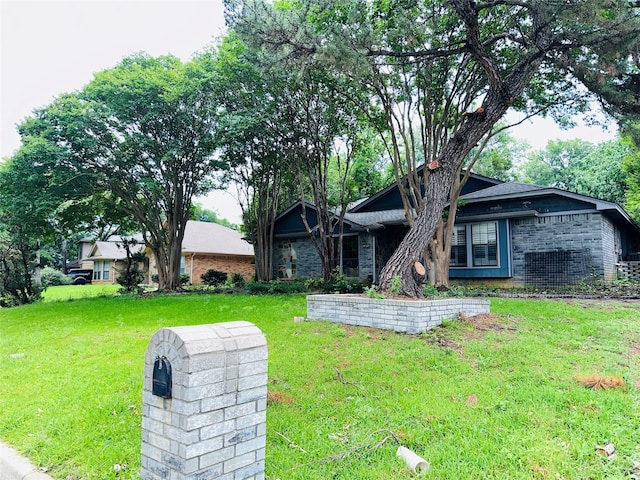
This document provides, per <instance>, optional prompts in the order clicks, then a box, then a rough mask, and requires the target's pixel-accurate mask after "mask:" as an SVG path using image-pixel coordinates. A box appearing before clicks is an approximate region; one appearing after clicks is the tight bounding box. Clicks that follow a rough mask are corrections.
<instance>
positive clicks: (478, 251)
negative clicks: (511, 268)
mask: <svg viewBox="0 0 640 480" xmlns="http://www.w3.org/2000/svg"><path fill="white" fill-rule="evenodd" d="M450 266H451V267H463V268H474V267H475V268H482V267H497V266H498V223H497V222H483V223H472V224H466V225H455V226H454V227H453V232H452V236H451V261H450Z"/></svg>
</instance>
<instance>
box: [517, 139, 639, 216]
mask: <svg viewBox="0 0 640 480" xmlns="http://www.w3.org/2000/svg"><path fill="white" fill-rule="evenodd" d="M629 154H630V151H629V148H628V147H627V146H625V145H624V143H623V142H621V141H620V140H615V141H609V142H603V143H600V144H598V145H594V144H592V143H590V142H587V141H584V140H578V139H575V140H567V141H563V140H556V141H551V142H549V143H548V144H547V147H546V149H545V150H541V151H535V152H533V153H532V154H531V155H530V156H529V159H528V160H527V161H526V162H525V163H524V164H523V165H522V166H521V171H522V178H523V180H524V181H526V182H529V183H533V184H536V185H543V186H551V187H557V188H562V189H564V190H569V191H572V192H576V193H581V194H584V195H589V196H592V197H596V198H600V199H602V200H608V201H610V202H616V203H620V204H621V205H624V203H625V200H626V196H627V183H628V180H627V174H626V173H625V170H624V169H623V161H624V158H625V157H627V156H628V155H629Z"/></svg>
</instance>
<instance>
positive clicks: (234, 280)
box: [231, 273, 247, 288]
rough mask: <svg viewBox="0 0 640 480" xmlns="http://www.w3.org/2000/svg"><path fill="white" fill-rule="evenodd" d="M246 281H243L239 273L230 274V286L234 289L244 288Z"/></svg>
mask: <svg viewBox="0 0 640 480" xmlns="http://www.w3.org/2000/svg"><path fill="white" fill-rule="evenodd" d="M246 283H247V281H246V280H245V279H244V277H243V276H242V274H241V273H232V274H231V285H233V286H234V287H235V288H244V286H245V285H246Z"/></svg>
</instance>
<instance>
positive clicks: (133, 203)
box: [20, 54, 228, 290]
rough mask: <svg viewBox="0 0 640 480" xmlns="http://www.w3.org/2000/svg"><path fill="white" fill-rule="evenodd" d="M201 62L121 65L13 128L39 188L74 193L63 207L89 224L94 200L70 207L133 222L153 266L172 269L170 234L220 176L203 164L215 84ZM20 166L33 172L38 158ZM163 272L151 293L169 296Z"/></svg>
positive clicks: (174, 237)
mask: <svg viewBox="0 0 640 480" xmlns="http://www.w3.org/2000/svg"><path fill="white" fill-rule="evenodd" d="M207 62H208V57H206V56H203V57H197V58H195V59H193V60H192V61H190V62H188V63H184V64H183V63H182V62H181V61H180V60H179V59H177V58H175V57H171V56H164V57H158V58H152V57H149V56H147V55H144V54H138V55H134V56H131V57H128V58H125V59H123V60H122V61H121V62H120V63H119V64H118V65H117V66H116V67H114V68H112V69H109V70H105V71H102V72H99V73H97V74H95V76H94V79H93V80H92V81H91V82H90V83H89V84H88V85H86V86H85V87H84V88H83V89H82V90H81V91H80V92H77V93H74V94H65V95H61V96H60V97H58V98H57V99H56V100H55V101H54V102H53V103H51V104H50V105H48V106H46V107H45V108H43V109H40V110H37V111H36V112H35V113H34V116H33V117H32V118H29V119H27V120H26V121H25V122H24V123H23V124H22V125H21V126H20V133H21V135H22V137H23V145H24V146H25V148H27V147H31V146H34V148H36V147H37V152H45V153H47V154H48V155H47V156H46V162H43V167H42V170H43V173H44V175H43V178H46V179H51V178H53V179H54V180H57V181H53V182H52V185H54V186H59V187H60V188H61V187H62V186H65V189H64V192H67V190H68V191H70V192H73V191H74V189H75V188H76V183H79V186H78V188H77V189H78V190H79V192H80V193H79V198H78V197H77V196H71V197H70V198H69V202H67V204H69V205H75V206H76V207H77V208H78V209H84V211H85V212H87V215H88V216H92V215H93V216H95V214H96V212H95V211H93V209H92V207H93V206H94V204H95V202H94V200H92V201H91V202H88V201H85V202H80V200H87V199H88V198H89V197H91V198H92V199H99V200H100V202H102V203H103V204H104V205H108V206H109V208H105V209H106V210H108V211H112V212H124V213H126V214H127V215H131V216H133V217H134V218H135V220H136V221H137V223H138V230H141V231H144V232H146V235H147V236H148V238H149V245H150V246H151V248H152V250H153V251H154V254H155V256H156V258H172V259H173V261H174V262H177V261H179V255H175V252H179V250H180V248H181V245H180V242H179V241H178V239H181V238H182V236H181V235H180V233H181V232H179V231H178V229H176V228H172V227H171V225H178V226H180V227H179V228H184V225H185V224H186V220H187V219H188V217H189V209H190V205H191V201H192V199H193V198H194V197H195V196H197V195H201V194H203V193H206V192H207V191H208V190H209V189H210V188H211V183H210V180H209V178H210V175H211V174H213V173H214V172H216V171H218V170H220V169H225V168H226V167H227V166H228V165H227V163H224V162H221V161H219V160H218V158H217V157H216V156H215V155H213V153H214V150H215V148H216V147H217V141H216V138H215V136H216V107H217V99H216V98H217V97H216V95H215V91H214V86H215V84H216V80H215V78H214V76H213V72H211V71H210V70H208V68H209V67H210V65H209V64H208V63H207ZM28 159H29V161H30V164H31V165H34V166H35V165H38V164H39V163H38V162H39V160H38V155H35V154H30V155H29V156H28ZM56 172H62V173H56ZM63 174H64V175H63ZM63 180H69V181H67V182H65V181H63ZM71 181H73V182H71ZM57 198H58V197H54V199H56V200H57ZM60 203H61V202H58V203H57V204H56V205H60ZM67 204H65V205H67ZM47 210H49V211H51V210H50V209H47ZM125 216H126V215H125ZM37 218H44V217H43V216H42V215H39V216H38V217H37ZM54 218H56V217H54ZM169 252H173V254H169ZM165 263H166V262H159V263H158V268H159V288H160V289H163V290H164V289H168V290H172V289H174V288H177V287H178V284H179V278H178V276H177V274H176V275H173V277H174V278H168V272H169V271H172V272H177V271H178V268H177V267H178V265H172V266H171V267H172V268H169V266H168V265H166V264H165Z"/></svg>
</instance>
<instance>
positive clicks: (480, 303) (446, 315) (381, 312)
mask: <svg viewBox="0 0 640 480" xmlns="http://www.w3.org/2000/svg"><path fill="white" fill-rule="evenodd" d="M460 312H462V313H464V314H465V315H469V316H473V315H478V314H480V313H489V301H488V300H480V299H469V298H449V299H441V300H440V299H439V300H395V299H378V298H368V297H363V296H356V295H336V294H330V295H309V296H307V318H308V319H309V320H329V321H332V322H337V323H343V324H345V325H357V326H363V327H374V328H382V329H386V330H394V331H396V332H404V333H420V332H424V331H426V330H429V329H431V328H433V327H436V326H438V325H440V324H442V321H443V320H449V319H453V318H457V317H458V315H459V314H460Z"/></svg>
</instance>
